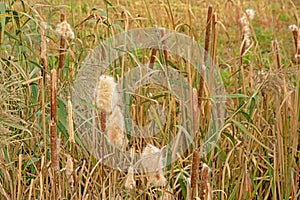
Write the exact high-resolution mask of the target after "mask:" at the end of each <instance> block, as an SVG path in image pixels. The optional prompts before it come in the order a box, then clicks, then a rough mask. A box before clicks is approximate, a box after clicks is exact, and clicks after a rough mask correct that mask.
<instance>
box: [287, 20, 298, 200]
mask: <svg viewBox="0 0 300 200" xmlns="http://www.w3.org/2000/svg"><path fill="white" fill-rule="evenodd" d="M289 29H290V30H291V31H292V33H293V37H294V42H295V48H296V54H295V58H296V62H297V68H296V70H297V73H296V81H297V82H296V88H295V92H294V95H293V102H292V103H293V105H294V109H293V113H292V123H291V129H292V131H291V134H292V136H291V138H293V142H292V149H293V150H292V157H293V158H296V157H297V154H298V153H297V149H298V146H299V143H298V138H299V131H298V130H297V129H298V127H299V117H298V116H299V106H300V94H299V90H300V29H299V27H298V26H296V25H290V26H289ZM298 162H299V161H298ZM295 163H296V161H295V160H293V161H292V165H293V167H294V168H296V169H295V171H298V172H299V170H300V164H298V166H296V164H295ZM293 176H294V178H293V180H292V182H293V187H292V188H291V199H292V200H293V199H296V196H297V191H299V187H300V186H299V182H298V181H299V179H300V178H299V173H294V175H293ZM297 179H298V180H297ZM297 182H298V184H297Z"/></svg>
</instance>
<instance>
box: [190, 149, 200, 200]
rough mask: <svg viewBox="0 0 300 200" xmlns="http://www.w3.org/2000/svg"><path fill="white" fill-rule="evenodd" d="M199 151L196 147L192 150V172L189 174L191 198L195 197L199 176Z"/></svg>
mask: <svg viewBox="0 0 300 200" xmlns="http://www.w3.org/2000/svg"><path fill="white" fill-rule="evenodd" d="M199 163H200V159H199V151H198V150H197V149H195V150H194V152H193V162H192V174H191V188H192V199H194V198H195V197H196V195H197V194H196V193H197V192H196V191H197V182H198V177H199Z"/></svg>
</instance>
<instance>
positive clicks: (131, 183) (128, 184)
mask: <svg viewBox="0 0 300 200" xmlns="http://www.w3.org/2000/svg"><path fill="white" fill-rule="evenodd" d="M134 187H135V180H134V169H133V167H131V166H130V167H129V168H128V174H127V177H126V180H125V188H127V189H133V188H134Z"/></svg>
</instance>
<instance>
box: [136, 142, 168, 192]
mask: <svg viewBox="0 0 300 200" xmlns="http://www.w3.org/2000/svg"><path fill="white" fill-rule="evenodd" d="M161 156H162V155H161V149H159V148H157V147H155V146H153V145H151V144H147V146H146V147H145V148H144V150H143V152H142V155H141V164H142V167H143V169H144V170H145V172H146V174H147V177H148V184H153V185H155V186H164V185H165V184H166V178H165V177H164V172H163V160H162V157H161Z"/></svg>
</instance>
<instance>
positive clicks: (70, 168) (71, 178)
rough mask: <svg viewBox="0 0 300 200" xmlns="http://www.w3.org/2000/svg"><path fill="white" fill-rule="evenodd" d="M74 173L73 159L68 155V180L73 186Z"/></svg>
mask: <svg viewBox="0 0 300 200" xmlns="http://www.w3.org/2000/svg"><path fill="white" fill-rule="evenodd" d="M73 171H74V168H73V158H72V156H70V155H68V156H67V163H66V178H67V180H68V183H69V184H70V185H71V186H73V184H74V179H73V176H72V174H73Z"/></svg>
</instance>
